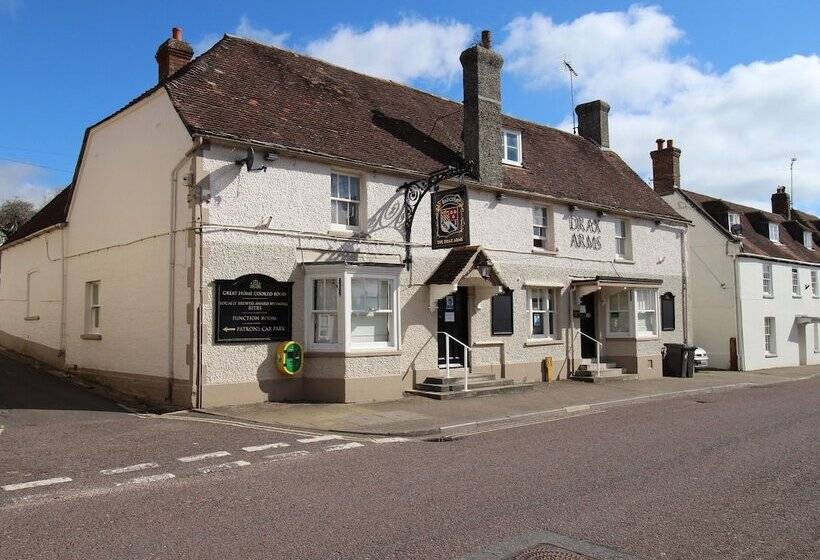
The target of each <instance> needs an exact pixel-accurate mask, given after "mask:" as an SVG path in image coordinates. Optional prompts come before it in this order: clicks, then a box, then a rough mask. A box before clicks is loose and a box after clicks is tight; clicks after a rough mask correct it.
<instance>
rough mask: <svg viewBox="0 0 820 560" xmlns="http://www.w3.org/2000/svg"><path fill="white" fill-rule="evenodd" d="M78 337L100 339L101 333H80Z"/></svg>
mask: <svg viewBox="0 0 820 560" xmlns="http://www.w3.org/2000/svg"><path fill="white" fill-rule="evenodd" d="M80 338H81V339H83V340H102V335H101V334H81V335H80Z"/></svg>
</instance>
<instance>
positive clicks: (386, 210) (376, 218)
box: [367, 191, 404, 236]
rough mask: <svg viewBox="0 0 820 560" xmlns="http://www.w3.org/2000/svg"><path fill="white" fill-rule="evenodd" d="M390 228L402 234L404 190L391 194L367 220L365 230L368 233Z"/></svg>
mask: <svg viewBox="0 0 820 560" xmlns="http://www.w3.org/2000/svg"><path fill="white" fill-rule="evenodd" d="M391 229H392V230H394V231H397V232H399V233H400V234H401V235H402V236H403V235H404V191H401V192H397V193H395V194H394V195H393V196H391V197H390V199H389V200H388V201H387V202H386V203H384V205H382V207H381V208H379V209H378V210H376V211H375V212H373V213H372V214H371V216H370V218H369V219H368V220H367V231H368V232H369V233H375V232H377V231H383V230H391Z"/></svg>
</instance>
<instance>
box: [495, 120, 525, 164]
mask: <svg viewBox="0 0 820 560" xmlns="http://www.w3.org/2000/svg"><path fill="white" fill-rule="evenodd" d="M508 134H510V135H512V136H515V137H516V142H517V148H518V159H517V160H514V159H509V158H507V148H508V147H509V145H508V144H507V135H508ZM521 140H522V137H521V131H520V130H513V129H511V128H502V129H501V150H502V154H501V163H506V164H507V165H517V166H519V167H520V166H521V165H522V163H523V161H524V150H523V146H522V141H521Z"/></svg>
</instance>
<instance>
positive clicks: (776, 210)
mask: <svg viewBox="0 0 820 560" xmlns="http://www.w3.org/2000/svg"><path fill="white" fill-rule="evenodd" d="M772 214H780V215H781V216H783V217H784V218H788V217H789V193H787V192H786V187H777V189H776V190H775V192H774V194H773V195H772Z"/></svg>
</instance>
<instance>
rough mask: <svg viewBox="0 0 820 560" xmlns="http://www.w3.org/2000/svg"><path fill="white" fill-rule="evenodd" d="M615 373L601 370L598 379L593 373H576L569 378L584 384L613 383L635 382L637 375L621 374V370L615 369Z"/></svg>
mask: <svg viewBox="0 0 820 560" xmlns="http://www.w3.org/2000/svg"><path fill="white" fill-rule="evenodd" d="M617 369H618V372H617V373H611V371H612V370H601V375H600V377H596V376H595V372H594V371H592V372H580V373H579V372H576V373H574V374H572V375H570V376H569V378H570V379H572V380H573V381H584V382H586V383H610V382H613V381H637V380H638V375H637V374H635V373H623V370H621V369H620V368H617Z"/></svg>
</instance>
